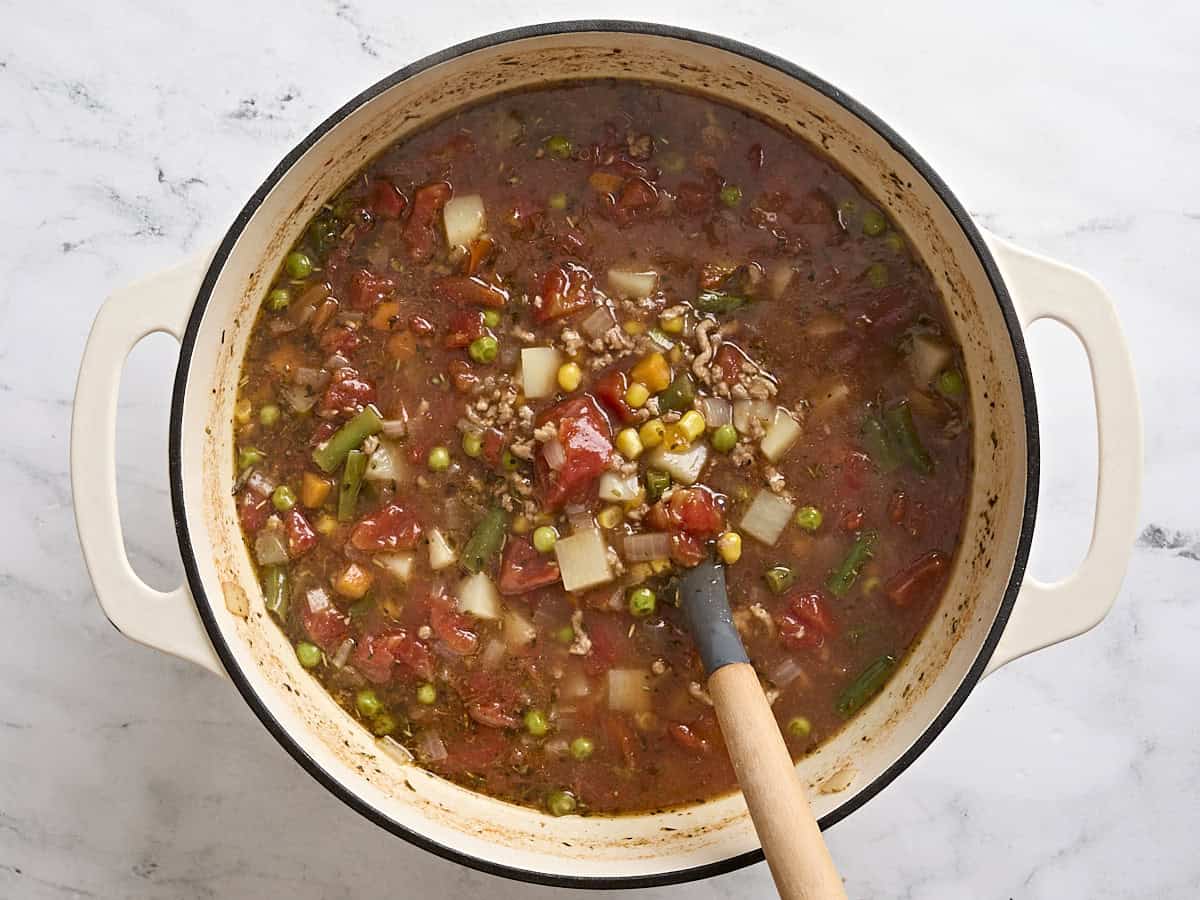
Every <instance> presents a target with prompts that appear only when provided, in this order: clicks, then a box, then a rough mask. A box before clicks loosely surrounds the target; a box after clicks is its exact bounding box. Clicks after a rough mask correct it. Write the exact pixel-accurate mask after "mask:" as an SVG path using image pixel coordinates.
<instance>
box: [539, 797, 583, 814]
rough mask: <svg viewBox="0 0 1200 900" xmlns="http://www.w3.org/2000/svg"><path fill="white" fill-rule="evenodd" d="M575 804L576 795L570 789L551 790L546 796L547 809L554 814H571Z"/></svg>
mask: <svg viewBox="0 0 1200 900" xmlns="http://www.w3.org/2000/svg"><path fill="white" fill-rule="evenodd" d="M575 806H576V803H575V795H574V794H572V793H571V792H570V791H551V792H550V793H549V795H548V796H547V797H546V809H548V810H549V811H550V815H552V816H569V815H570V814H571V813H573V812H575Z"/></svg>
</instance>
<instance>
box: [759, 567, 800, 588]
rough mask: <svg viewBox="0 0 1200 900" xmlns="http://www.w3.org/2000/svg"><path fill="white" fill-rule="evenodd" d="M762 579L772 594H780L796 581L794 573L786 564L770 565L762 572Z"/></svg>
mask: <svg viewBox="0 0 1200 900" xmlns="http://www.w3.org/2000/svg"><path fill="white" fill-rule="evenodd" d="M763 579H764V580H765V581H766V582H767V587H769V588H770V589H771V593H773V594H782V593H783V592H784V591H786V590H787V589H788V588H790V587H791V586H792V585H793V584H795V583H796V573H795V572H793V571H792V570H791V569H789V568H788V567H787V566H771V568H769V569H767V571H765V572H763Z"/></svg>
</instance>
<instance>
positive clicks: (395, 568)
mask: <svg viewBox="0 0 1200 900" xmlns="http://www.w3.org/2000/svg"><path fill="white" fill-rule="evenodd" d="M374 562H375V565H377V566H382V567H383V569H384V570H385V571H386V572H387V573H388V574H389V575H391V576H392V577H393V578H395V579H396V580H397V581H405V582H406V581H408V579H409V578H411V577H412V570H413V555H412V554H411V553H376V554H375V556H374Z"/></svg>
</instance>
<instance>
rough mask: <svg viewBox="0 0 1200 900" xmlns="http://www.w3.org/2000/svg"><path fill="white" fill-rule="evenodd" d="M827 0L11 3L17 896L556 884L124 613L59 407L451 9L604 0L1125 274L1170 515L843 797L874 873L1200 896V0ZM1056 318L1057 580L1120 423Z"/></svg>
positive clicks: (988, 215) (1, 834)
mask: <svg viewBox="0 0 1200 900" xmlns="http://www.w3.org/2000/svg"><path fill="white" fill-rule="evenodd" d="M805 6H806V7H807V8H804V9H802V10H801V9H789V8H787V7H788V5H787V4H773V5H771V7H770V9H769V10H765V11H764V10H763V9H760V8H759V6H758V5H757V4H753V3H749V2H745V0H723V2H708V0H691V2H688V3H681V2H666V0H662V2H658V3H645V2H642V3H632V2H628V0H610V2H608V3H605V4H602V5H600V6H597V5H595V4H585V3H580V2H571V3H557V4H556V3H550V2H537V0H534V2H529V0H527V2H524V3H520V4H518V3H515V2H511V0H492V2H490V3H487V4H479V5H477V6H475V5H471V4H467V3H462V2H448V3H442V4H434V5H429V6H426V5H424V4H420V5H417V4H413V5H411V8H410V6H409V5H408V4H400V3H386V2H367V0H350V2H323V3H316V2H313V3H283V2H279V0H272V2H265V3H255V2H245V0H242V2H231V0H212V2H207V3H202V4H200V3H177V4H165V3H160V4H155V3H138V2H133V0H110V2H106V3H95V4H81V3H74V2H66V0H41V2H38V3H29V2H26V3H15V2H12V0H4V2H0V22H2V23H3V27H2V28H0V208H2V209H3V210H4V214H3V215H2V216H0V272H2V273H3V275H2V281H0V398H2V399H0V402H2V403H3V410H4V422H5V428H4V431H3V438H2V439H0V466H2V468H3V484H4V490H3V496H4V498H5V508H6V510H7V515H6V516H5V518H4V521H3V524H0V534H2V535H3V541H2V542H0V599H2V606H0V609H2V610H3V616H4V619H5V621H6V622H7V623H8V624H7V639H6V640H5V641H4V647H5V649H4V652H3V653H2V654H0V895H2V896H4V897H13V898H62V897H149V898H167V897H170V898H176V897H197V898H203V897H221V898H242V897H288V898H295V900H302V898H341V897H360V896H377V895H380V894H386V895H388V896H397V897H418V896H420V897H460V896H468V895H471V894H481V893H486V894H487V895H488V896H490V897H493V898H495V900H503V898H518V897H521V898H526V897H548V896H550V894H551V893H552V892H551V891H550V890H548V889H543V888H532V887H528V886H522V885H518V884H514V883H508V882H504V881H500V880H497V879H494V878H491V877H488V876H484V875H481V874H478V873H474V872H471V871H468V870H466V869H463V868H460V867H457V866H454V865H452V864H450V863H447V862H443V861H441V860H439V859H436V858H434V857H432V856H430V855H427V854H425V853H422V852H421V851H418V850H416V849H413V848H411V847H409V846H408V845H406V844H404V843H402V842H400V841H398V840H396V839H393V838H391V837H389V836H388V835H386V834H385V833H383V832H382V831H380V830H377V829H376V828H374V827H373V826H371V825H369V824H368V823H367V822H366V821H364V820H362V819H360V818H358V817H357V816H356V815H355V814H354V813H352V812H350V811H349V810H348V809H347V808H345V807H343V806H342V805H340V804H339V803H338V802H337V801H336V800H335V799H334V798H333V797H332V796H330V795H328V794H327V793H326V792H325V791H324V790H323V789H322V788H320V787H319V786H318V785H317V784H316V783H315V782H313V781H312V780H311V779H309V778H308V776H307V775H305V774H304V773H303V772H302V771H301V769H300V768H299V767H297V766H296V765H295V764H294V763H293V762H292V761H291V760H290V759H289V758H288V757H287V756H286V755H285V754H284V753H283V751H282V750H281V749H280V748H279V747H278V746H277V745H276V744H275V743H274V742H273V741H272V739H271V738H270V737H269V736H268V735H267V734H266V732H265V731H264V730H263V729H262V727H261V726H260V725H259V723H258V722H257V720H255V719H254V717H253V716H252V715H251V713H250V711H249V710H248V709H247V707H246V706H245V705H244V704H243V702H242V701H241V699H240V698H239V697H238V695H237V694H236V693H235V691H234V690H233V689H232V688H231V687H230V686H229V685H228V684H226V683H224V682H222V681H220V680H218V679H217V678H214V677H212V676H210V675H206V674H204V673H203V672H201V671H200V670H199V669H196V668H193V667H191V666H189V665H187V664H184V663H181V662H178V661H175V660H172V659H169V658H167V657H165V656H163V655H160V654H158V653H155V652H152V651H150V650H146V649H144V648H142V647H139V646H136V645H134V644H132V643H130V642H128V641H126V640H124V639H123V638H121V636H120V635H118V634H117V633H116V632H115V631H114V630H113V629H112V628H111V627H109V625H108V624H107V622H106V621H105V619H104V617H103V616H102V615H101V613H100V610H99V608H98V607H97V605H96V603H95V599H94V597H93V595H92V591H91V587H90V584H89V581H88V578H87V574H86V572H85V570H84V567H83V564H82V559H81V556H80V553H79V551H78V547H77V543H76V538H75V529H74V523H73V520H72V516H71V492H70V487H69V484H68V480H67V435H68V423H69V416H70V410H71V396H72V390H73V387H74V380H75V371H76V365H77V360H78V358H79V355H80V352H81V350H82V347H83V343H84V339H85V337H86V334H87V331H88V327H89V325H90V324H91V321H92V318H93V316H94V315H95V313H96V310H97V308H98V307H99V305H100V302H101V300H102V299H103V297H104V296H105V294H106V293H107V292H108V291H109V290H110V289H111V288H114V287H116V286H119V285H121V284H123V283H125V282H128V281H129V280H131V279H133V278H135V277H137V276H138V275H140V274H143V273H146V272H149V271H153V270H156V269H158V268H160V267H162V266H164V265H166V264H168V263H171V262H172V261H174V260H177V259H179V258H180V257H182V256H184V255H186V254H188V253H190V252H192V251H194V250H197V249H199V248H201V247H204V246H207V245H209V244H210V243H213V242H215V240H216V239H217V238H218V237H219V236H220V234H221V233H222V232H223V230H224V229H225V227H226V226H227V224H228V222H229V221H230V219H231V218H232V216H233V214H234V213H235V211H236V210H237V209H238V208H239V207H240V205H241V204H242V203H243V202H244V199H245V198H246V197H247V196H248V195H249V194H250V192H251V191H252V190H253V189H254V187H255V186H256V185H257V184H258V183H259V181H260V180H261V179H262V177H263V176H264V175H265V174H266V173H267V172H268V171H269V169H270V168H271V167H272V166H273V165H274V163H275V162H276V161H277V160H278V158H279V157H280V156H281V155H282V154H283V153H284V152H286V151H287V150H288V149H289V148H290V147H291V146H292V144H293V143H294V142H295V141H297V140H298V139H299V138H300V137H301V136H302V135H304V134H305V133H306V132H307V131H308V130H309V129H310V128H312V127H313V126H314V125H315V124H316V123H317V122H318V121H319V120H320V119H321V118H323V117H324V116H325V115H326V114H328V113H329V112H330V111H332V110H333V109H335V108H336V107H337V106H338V105H340V104H341V103H342V102H343V101H344V100H345V99H346V98H348V97H349V96H351V95H353V94H354V93H356V92H357V91H359V90H360V89H362V88H363V87H365V86H366V85H369V84H371V83H372V82H373V81H375V80H376V79H378V78H380V77H382V76H383V75H385V74H387V73H389V72H391V71H392V70H394V69H396V68H398V67H400V66H401V65H403V64H405V63H407V62H409V61H410V60H413V59H415V58H417V57H419V56H421V55H422V54H425V53H427V52H431V51H433V50H435V49H438V48H440V47H442V46H445V45H447V44H450V43H453V42H455V41H458V40H462V39H465V38H468V37H471V36H475V35H478V34H482V33H485V32H488V31H491V30H495V29H498V28H502V27H507V26H511V25H515V24H520V23H528V22H534V21H538V20H549V19H562V18H571V17H576V18H579V17H586V16H588V15H590V14H594V13H595V12H596V11H598V10H600V9H602V10H603V13H604V14H605V15H609V16H613V17H620V16H624V17H627V18H644V19H657V20H661V21H665V22H671V23H679V24H688V25H692V26H695V27H698V28H701V29H707V30H710V31H714V32H724V33H727V34H730V35H732V36H734V37H737V38H740V39H743V40H746V41H748V42H751V43H754V44H758V45H759V46H762V47H764V48H766V49H769V50H772V51H775V52H777V53H780V54H782V55H784V56H787V57H790V58H792V59H793V60H795V61H797V62H799V63H800V64H802V65H805V66H807V67H809V68H811V69H812V70H814V71H815V72H817V73H818V74H820V75H822V76H824V77H825V78H827V79H829V80H831V81H833V82H834V83H836V84H838V85H839V86H841V87H843V88H844V89H846V90H847V91H848V92H849V93H851V94H852V95H854V96H856V97H857V98H858V99H860V100H861V101H863V102H865V103H866V104H867V105H868V106H870V107H872V108H873V109H874V110H875V111H876V112H878V113H879V114H881V115H882V116H883V117H884V118H885V119H887V120H888V121H889V122H890V123H891V124H892V125H894V126H895V127H896V128H897V129H898V130H899V131H900V132H901V133H902V134H903V135H905V136H906V137H907V138H908V139H909V140H910V141H911V142H912V143H913V144H915V145H916V146H917V147H918V148H920V149H921V151H922V152H923V153H925V155H926V156H927V158H928V159H929V160H930V161H931V162H932V163H933V164H934V165H935V166H936V167H937V168H938V169H939V170H940V171H941V173H942V174H943V175H944V176H945V178H946V180H947V181H948V182H949V183H950V184H951V186H952V187H953V188H954V189H955V190H956V192H957V193H958V195H959V196H960V198H962V199H963V201H964V202H965V204H966V205H967V206H968V208H969V209H970V210H971V211H972V212H973V213H974V214H975V215H976V216H977V217H978V219H979V220H980V221H981V222H982V223H983V224H985V225H986V226H987V227H989V228H991V229H993V230H995V231H997V232H998V233H1000V234H1002V235H1005V236H1007V237H1010V238H1012V239H1014V240H1016V241H1018V242H1020V243H1022V244H1024V245H1026V246H1028V247H1031V248H1033V249H1036V250H1039V251H1042V252H1045V253H1047V254H1050V255H1053V256H1055V257H1059V258H1062V259H1064V260H1067V261H1070V262H1072V263H1075V264H1077V265H1079V266H1081V267H1082V268H1084V269H1086V270H1088V271H1090V272H1092V273H1094V274H1095V275H1096V276H1097V277H1098V278H1100V279H1101V281H1103V282H1104V284H1105V285H1106V286H1107V287H1108V288H1109V290H1110V291H1111V293H1112V295H1113V297H1114V298H1115V300H1116V303H1117V305H1118V306H1119V309H1120V314H1121V317H1122V320H1123V322H1124V324H1125V327H1126V329H1127V334H1128V337H1129V341H1130V343H1131V345H1132V348H1133V353H1134V355H1135V358H1136V362H1137V367H1138V372H1139V377H1140V385H1141V390H1142V401H1143V404H1144V408H1145V421H1146V463H1147V465H1146V484H1145V498H1144V503H1143V509H1142V514H1141V522H1140V523H1139V530H1143V529H1144V530H1143V537H1142V539H1141V540H1140V541H1139V545H1138V547H1137V548H1136V550H1135V552H1134V556H1133V561H1132V565H1131V567H1130V571H1129V575H1128V578H1127V579H1126V582H1125V586H1124V588H1123V590H1122V592H1121V595H1120V597H1119V599H1118V601H1117V604H1116V606H1115V608H1114V610H1113V612H1112V614H1111V615H1110V616H1109V617H1108V619H1107V620H1106V621H1105V622H1104V623H1103V624H1102V625H1101V626H1100V627H1098V628H1097V629H1095V630H1094V631H1092V632H1091V633H1089V634H1087V635H1085V636H1083V637H1081V638H1079V639H1077V640H1074V641H1071V642H1069V643H1067V644H1064V645H1062V646H1060V647H1057V648H1053V649H1050V650H1047V651H1045V652H1042V653H1039V654H1036V655H1035V656H1032V657H1029V658H1026V659H1024V660H1021V661H1018V662H1017V663H1015V664H1013V665H1011V666H1009V667H1008V668H1007V669H1005V670H1003V671H1001V672H1000V673H998V674H997V675H995V676H994V677H992V678H989V679H988V680H987V681H986V682H984V683H983V684H982V685H981V686H980V687H979V688H978V689H977V690H976V691H975V693H974V695H973V696H972V697H971V699H970V701H969V702H968V703H967V705H966V706H965V708H964V709H963V710H962V712H961V713H960V714H959V715H958V717H957V718H955V720H954V721H953V722H952V724H951V725H950V727H949V728H947V729H946V731H945V733H944V734H943V735H942V736H941V737H940V738H939V739H938V741H937V742H936V744H935V745H934V746H933V747H932V748H931V749H930V750H929V751H928V752H927V753H925V754H924V755H923V756H922V757H921V758H920V760H919V761H918V762H917V763H916V765H914V766H913V767H912V768H911V769H910V770H909V771H908V772H906V773H905V774H904V775H903V776H902V777H901V778H900V779H899V780H898V781H897V782H896V783H895V784H894V785H893V786H891V787H890V788H888V790H887V791H885V792H884V793H883V794H882V795H881V796H880V797H878V798H877V799H875V800H873V801H872V802H871V803H870V804H868V805H867V806H866V807H865V808H864V809H862V810H861V811H860V812H858V813H856V814H855V815H853V816H852V817H851V818H850V819H848V820H847V821H845V822H844V823H842V824H840V825H838V826H836V827H835V828H833V829H832V831H831V832H830V833H829V835H828V837H829V841H830V843H831V845H832V849H833V853H834V856H835V857H836V858H837V860H838V862H839V863H840V866H841V870H842V871H843V873H844V874H845V876H846V879H847V884H848V888H849V892H850V894H851V896H853V897H872V898H960V897H980V898H1055V900H1058V898H1075V897H1080V898H1083V897H1087V898H1117V897H1130V898H1132V897H1137V898H1149V897H1154V898H1181V900H1183V898H1192V897H1196V896H1198V895H1200V854H1197V852H1196V849H1195V836H1196V826H1197V824H1198V820H1200V817H1198V814H1197V810H1200V778H1197V774H1198V773H1200V747H1198V741H1197V738H1198V737H1200V730H1198V728H1197V722H1198V719H1200V717H1198V715H1197V712H1196V704H1195V702H1194V692H1195V688H1196V685H1197V684H1200V653H1197V652H1196V646H1197V640H1198V639H1200V607H1198V604H1197V596H1196V585H1197V578H1198V576H1200V513H1198V512H1197V507H1198V504H1197V500H1198V499H1200V498H1198V496H1197V489H1196V483H1197V482H1196V479H1195V477H1194V471H1195V469H1194V466H1195V460H1196V451H1197V448H1198V447H1200V417H1197V416H1196V415H1195V410H1194V406H1195V397H1196V396H1197V394H1200V366H1197V364H1196V352H1195V346H1194V344H1195V341H1196V339H1197V337H1198V336H1200V266H1198V265H1197V262H1196V260H1197V251H1198V250H1200V179H1197V178H1196V166H1197V160H1198V159H1200V115H1198V110H1200V107H1198V105H1197V102H1196V95H1195V89H1196V83H1197V80H1198V79H1200V54H1197V52H1196V51H1197V47H1200V11H1198V8H1197V7H1196V5H1195V4H1193V3H1190V2H1174V3H1159V4H1154V5H1153V6H1152V7H1149V6H1148V7H1146V8H1145V9H1144V10H1143V9H1140V8H1139V9H1134V6H1139V7H1140V6H1141V5H1134V4H1118V3H1113V2H1103V0H1087V2H1084V0H1072V2H1062V3H1032V2H1014V3H1008V4H991V5H990V6H989V8H988V9H987V12H986V13H984V12H979V13H970V12H968V11H967V8H968V7H973V5H969V4H959V3H950V2H944V3H937V2H925V0H913V2H909V3H906V4H903V5H902V8H903V12H900V11H899V10H900V8H901V7H900V6H899V5H889V7H890V8H886V9H885V8H883V7H882V6H881V7H879V8H875V7H871V6H869V5H867V4H819V5H818V4H806V5H805ZM1031 346H1032V352H1033V357H1034V364H1035V369H1036V374H1037V376H1038V384H1039V387H1040V390H1041V397H1040V401H1041V406H1042V418H1043V426H1044V427H1043V441H1044V457H1043V460H1044V469H1045V477H1044V481H1043V489H1042V496H1043V501H1042V512H1041V517H1040V519H1039V528H1038V533H1037V538H1036V552H1035V555H1034V563H1033V569H1034V571H1035V572H1037V573H1038V574H1039V575H1041V576H1043V577H1052V576H1056V575H1064V574H1066V573H1067V572H1069V571H1070V570H1071V568H1072V566H1073V564H1074V563H1075V562H1076V561H1078V559H1079V558H1080V557H1081V555H1082V553H1083V550H1084V548H1085V547H1086V543H1087V532H1088V525H1089V521H1090V520H1089V517H1090V510H1091V502H1092V498H1093V495H1094V487H1093V484H1094V478H1095V464H1094V453H1095V438H1094V429H1093V425H1092V412H1091V401H1090V395H1089V392H1088V391H1089V389H1088V382H1087V378H1086V365H1085V359H1084V356H1083V354H1082V352H1081V351H1080V349H1079V348H1078V346H1077V345H1076V344H1075V343H1074V342H1073V341H1072V340H1071V339H1070V338H1068V337H1067V336H1066V335H1065V333H1064V332H1062V330H1061V329H1057V328H1054V327H1051V326H1039V327H1038V328H1036V329H1035V330H1034V334H1033V336H1032V338H1031ZM175 354H176V350H175V345H174V343H173V342H172V341H171V340H169V339H167V338H165V337H162V336H158V337H156V338H153V339H151V340H149V341H147V342H145V343H143V344H142V345H140V346H139V347H138V348H137V349H136V350H135V351H134V353H133V355H132V356H131V358H130V360H129V363H128V366H127V370H126V378H125V383H124V386H123V388H122V401H121V423H120V441H119V451H120V496H121V500H122V504H123V506H122V518H123V522H124V525H125V529H126V539H127V542H128V546H129V550H130V554H131V558H132V559H133V561H134V563H135V565H136V566H137V568H138V569H139V571H141V572H142V573H143V574H144V575H145V577H146V578H147V579H148V580H150V581H151V582H152V583H154V584H156V585H157V586H160V587H169V586H171V585H173V584H175V583H177V582H178V581H179V579H180V563H179V560H178V557H177V553H176V550H175V547H174V544H173V540H172V532H171V528H170V512H169V503H168V497H167V491H166V464H165V456H166V437H165V435H166V414H167V403H168V380H169V379H168V374H169V373H170V372H171V371H172V370H173V366H174V360H175ZM687 890H688V894H689V896H690V897H693V898H695V900H717V898H728V897H757V896H763V897H765V896H770V895H771V884H770V879H769V877H768V873H767V872H766V870H765V868H764V867H763V866H761V865H760V866H756V867H753V868H751V869H747V870H744V871H741V872H738V873H735V874H732V875H728V876H725V877H722V878H717V879H713V880H711V881H708V882H705V883H702V884H698V885H695V886H693V887H691V888H688V889H687ZM679 893H681V892H680V891H678V890H674V891H673V890H658V891H648V892H646V896H653V897H664V898H665V897H668V896H676V895H678V894H679Z"/></svg>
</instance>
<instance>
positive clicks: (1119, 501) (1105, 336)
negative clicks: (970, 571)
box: [986, 234, 1142, 673]
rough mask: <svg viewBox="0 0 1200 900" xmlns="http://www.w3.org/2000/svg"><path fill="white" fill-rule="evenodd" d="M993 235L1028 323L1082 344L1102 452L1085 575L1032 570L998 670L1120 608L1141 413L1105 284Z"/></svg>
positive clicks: (995, 656)
mask: <svg viewBox="0 0 1200 900" xmlns="http://www.w3.org/2000/svg"><path fill="white" fill-rule="evenodd" d="M986 239H987V243H988V246H989V247H990V248H991V251H992V254H993V255H994V256H995V258H996V262H997V264H998V265H999V267H1000V271H1001V273H1002V274H1003V276H1004V280H1005V282H1006V283H1007V284H1008V286H1009V287H1010V289H1011V290H1012V292H1013V294H1014V297H1013V300H1014V303H1015V305H1016V308H1017V314H1018V316H1019V317H1020V320H1021V326H1022V328H1024V329H1028V328H1029V326H1030V325H1032V324H1033V323H1034V322H1036V321H1038V320H1039V319H1054V320H1055V321H1056V322H1060V323H1062V324H1063V325H1065V326H1066V327H1067V328H1069V329H1070V330H1071V331H1072V332H1074V333H1075V336H1076V337H1077V338H1079V341H1080V343H1081V344H1083V349H1084V351H1085V352H1086V353H1087V357H1088V364H1089V367H1090V369H1091V375H1092V392H1093V396H1094V398H1095V403H1096V437H1097V449H1098V451H1099V456H1100V459H1099V465H1098V467H1097V479H1096V512H1095V517H1094V519H1093V522H1092V540H1091V544H1090V546H1089V547H1088V552H1087V556H1086V557H1084V560H1083V562H1082V564H1081V565H1080V566H1079V569H1078V571H1076V572H1075V573H1074V574H1072V575H1069V576H1068V577H1066V578H1064V579H1062V580H1061V581H1057V582H1055V583H1053V584H1046V583H1044V582H1041V581H1038V580H1037V579H1035V578H1033V577H1032V576H1031V575H1029V574H1026V575H1025V580H1024V582H1023V583H1022V584H1021V590H1020V593H1019V594H1018V595H1017V602H1016V605H1015V606H1014V607H1013V611H1012V615H1011V617H1010V618H1009V620H1008V625H1007V627H1006V628H1005V629H1004V634H1003V635H1001V637H1000V642H999V644H997V646H996V649H995V652H993V653H992V658H991V661H990V662H989V663H988V667H987V672H989V673H990V672H994V671H995V670H996V669H998V668H1000V667H1001V666H1002V665H1004V664H1005V663H1008V662H1011V661H1012V660H1014V659H1017V658H1018V657H1020V656H1024V655H1025V654H1026V653H1031V652H1033V651H1034V650H1040V649H1041V648H1043V647H1048V646H1050V645H1051V644H1056V643H1058V642H1059V641H1065V640H1067V639H1068V638H1072V637H1075V636H1076V635H1079V634H1082V633H1083V632H1085V631H1087V630H1088V629H1090V628H1092V627H1094V626H1095V625H1098V624H1099V623H1100V621H1101V620H1102V619H1103V618H1104V617H1105V616H1106V615H1108V611H1109V610H1110V609H1112V605H1113V602H1114V601H1115V600H1116V598H1117V591H1118V590H1119V589H1120V586H1121V580H1122V579H1123V578H1124V577H1125V570H1126V568H1127V567H1128V564H1129V556H1130V553H1131V552H1132V550H1133V541H1134V535H1135V533H1136V530H1137V515H1138V501H1139V497H1140V494H1141V480H1142V415H1141V408H1140V406H1139V403H1138V396H1137V384H1136V382H1135V380H1134V371H1133V361H1132V360H1131V359H1130V356H1129V348H1128V345H1127V344H1126V342H1125V337H1124V334H1123V333H1122V331H1121V326H1120V323H1119V322H1118V321H1117V314H1116V310H1115V308H1114V307H1113V303H1112V300H1110V299H1109V296H1108V294H1107V293H1106V292H1105V290H1104V288H1103V287H1101V286H1100V284H1099V283H1098V282H1097V281H1096V280H1095V279H1094V278H1092V277H1091V276H1090V275H1087V274H1085V273H1083V272H1080V271H1079V270H1078V269H1074V268H1072V267H1070V266H1067V265H1064V264H1063V263H1060V262H1055V261H1054V260H1051V259H1046V258H1045V257H1042V256H1038V255H1037V254H1034V253H1030V252H1029V251H1027V250H1023V249H1021V248H1020V247H1016V246H1014V245H1013V244H1010V243H1008V242H1007V241H1004V240H1002V239H1000V238H998V237H996V236H994V235H991V234H988V235H986Z"/></svg>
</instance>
